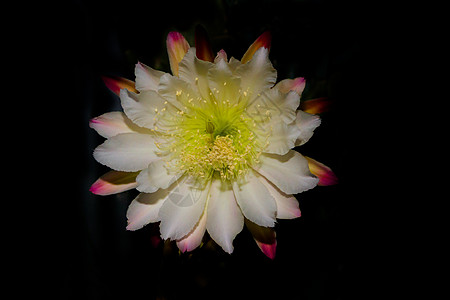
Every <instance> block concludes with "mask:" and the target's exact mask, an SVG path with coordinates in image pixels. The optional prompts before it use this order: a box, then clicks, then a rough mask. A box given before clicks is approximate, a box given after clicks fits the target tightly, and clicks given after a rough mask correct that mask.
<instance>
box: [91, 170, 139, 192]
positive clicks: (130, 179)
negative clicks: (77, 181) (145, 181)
mask: <svg viewBox="0 0 450 300" xmlns="http://www.w3.org/2000/svg"><path fill="white" fill-rule="evenodd" d="M137 174H138V173H137V172H119V171H109V172H108V173H106V174H104V175H102V176H101V177H100V178H99V179H97V180H96V181H95V182H94V183H93V184H92V186H91V188H90V189H89V191H91V192H92V193H93V194H96V195H101V196H106V195H112V194H117V193H121V192H124V191H128V190H131V189H134V188H135V187H136V186H137V182H136V176H137Z"/></svg>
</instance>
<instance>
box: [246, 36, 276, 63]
mask: <svg viewBox="0 0 450 300" xmlns="http://www.w3.org/2000/svg"><path fill="white" fill-rule="evenodd" d="M271 40H272V35H271V34H270V31H266V32H264V33H263V34H261V35H260V36H259V37H258V38H257V39H256V41H255V42H254V43H253V44H251V45H250V47H249V48H248V49H247V52H245V54H244V56H242V59H241V63H243V64H245V63H247V62H249V61H250V60H251V59H252V57H253V54H255V52H256V50H258V49H259V48H261V47H264V48H267V49H270V41H271Z"/></svg>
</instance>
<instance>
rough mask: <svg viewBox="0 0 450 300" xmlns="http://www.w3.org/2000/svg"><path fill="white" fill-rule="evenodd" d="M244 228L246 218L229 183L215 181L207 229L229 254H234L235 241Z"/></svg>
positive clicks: (209, 204)
mask: <svg viewBox="0 0 450 300" xmlns="http://www.w3.org/2000/svg"><path fill="white" fill-rule="evenodd" d="M243 226H244V216H243V215H242V212H241V210H240V209H239V206H238V205H237V203H236V199H235V197H234V193H233V189H232V187H231V185H230V184H229V183H228V182H222V181H221V180H214V181H213V182H212V184H211V197H210V199H209V201H208V218H207V221H206V229H207V230H208V233H209V235H210V236H211V238H212V239H213V240H214V241H215V242H216V243H217V244H219V245H220V246H221V247H222V248H223V250H225V252H227V253H231V252H233V240H234V238H235V237H236V235H237V234H238V233H239V232H241V230H242V228H243Z"/></svg>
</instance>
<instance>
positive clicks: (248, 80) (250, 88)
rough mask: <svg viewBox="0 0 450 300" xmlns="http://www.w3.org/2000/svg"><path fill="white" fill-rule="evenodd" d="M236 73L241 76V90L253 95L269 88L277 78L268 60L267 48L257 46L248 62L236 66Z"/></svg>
mask: <svg viewBox="0 0 450 300" xmlns="http://www.w3.org/2000/svg"><path fill="white" fill-rule="evenodd" d="M236 74H237V75H238V76H239V77H240V78H241V88H242V91H246V92H247V93H250V94H252V95H253V97H255V96H256V95H257V94H258V93H260V92H262V91H264V90H267V89H269V88H271V87H272V86H273V85H274V84H275V82H276V80H277V71H276V70H275V69H274V68H273V67H272V63H271V62H270V60H269V50H268V49H266V48H264V47H261V48H259V49H258V50H257V51H256V52H255V54H254V55H253V57H252V59H251V60H250V61H249V62H248V63H246V64H242V65H241V66H239V67H237V69H236Z"/></svg>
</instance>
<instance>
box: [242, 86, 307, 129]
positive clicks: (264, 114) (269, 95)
mask: <svg viewBox="0 0 450 300" xmlns="http://www.w3.org/2000/svg"><path fill="white" fill-rule="evenodd" d="M299 104H300V96H299V95H298V94H297V93H295V92H294V91H291V92H289V93H287V94H284V93H281V92H280V91H279V90H278V89H268V90H266V91H264V92H262V93H261V94H260V95H259V96H257V97H256V98H254V99H253V100H252V101H251V102H250V103H249V104H248V107H247V110H246V111H247V113H248V114H249V115H250V116H251V117H252V118H253V119H254V120H255V121H256V122H262V123H264V120H266V119H267V118H268V116H270V118H271V123H270V124H274V123H277V122H281V121H282V122H284V123H286V124H290V123H292V122H293V121H294V120H295V117H296V111H297V108H298V106H299Z"/></svg>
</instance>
